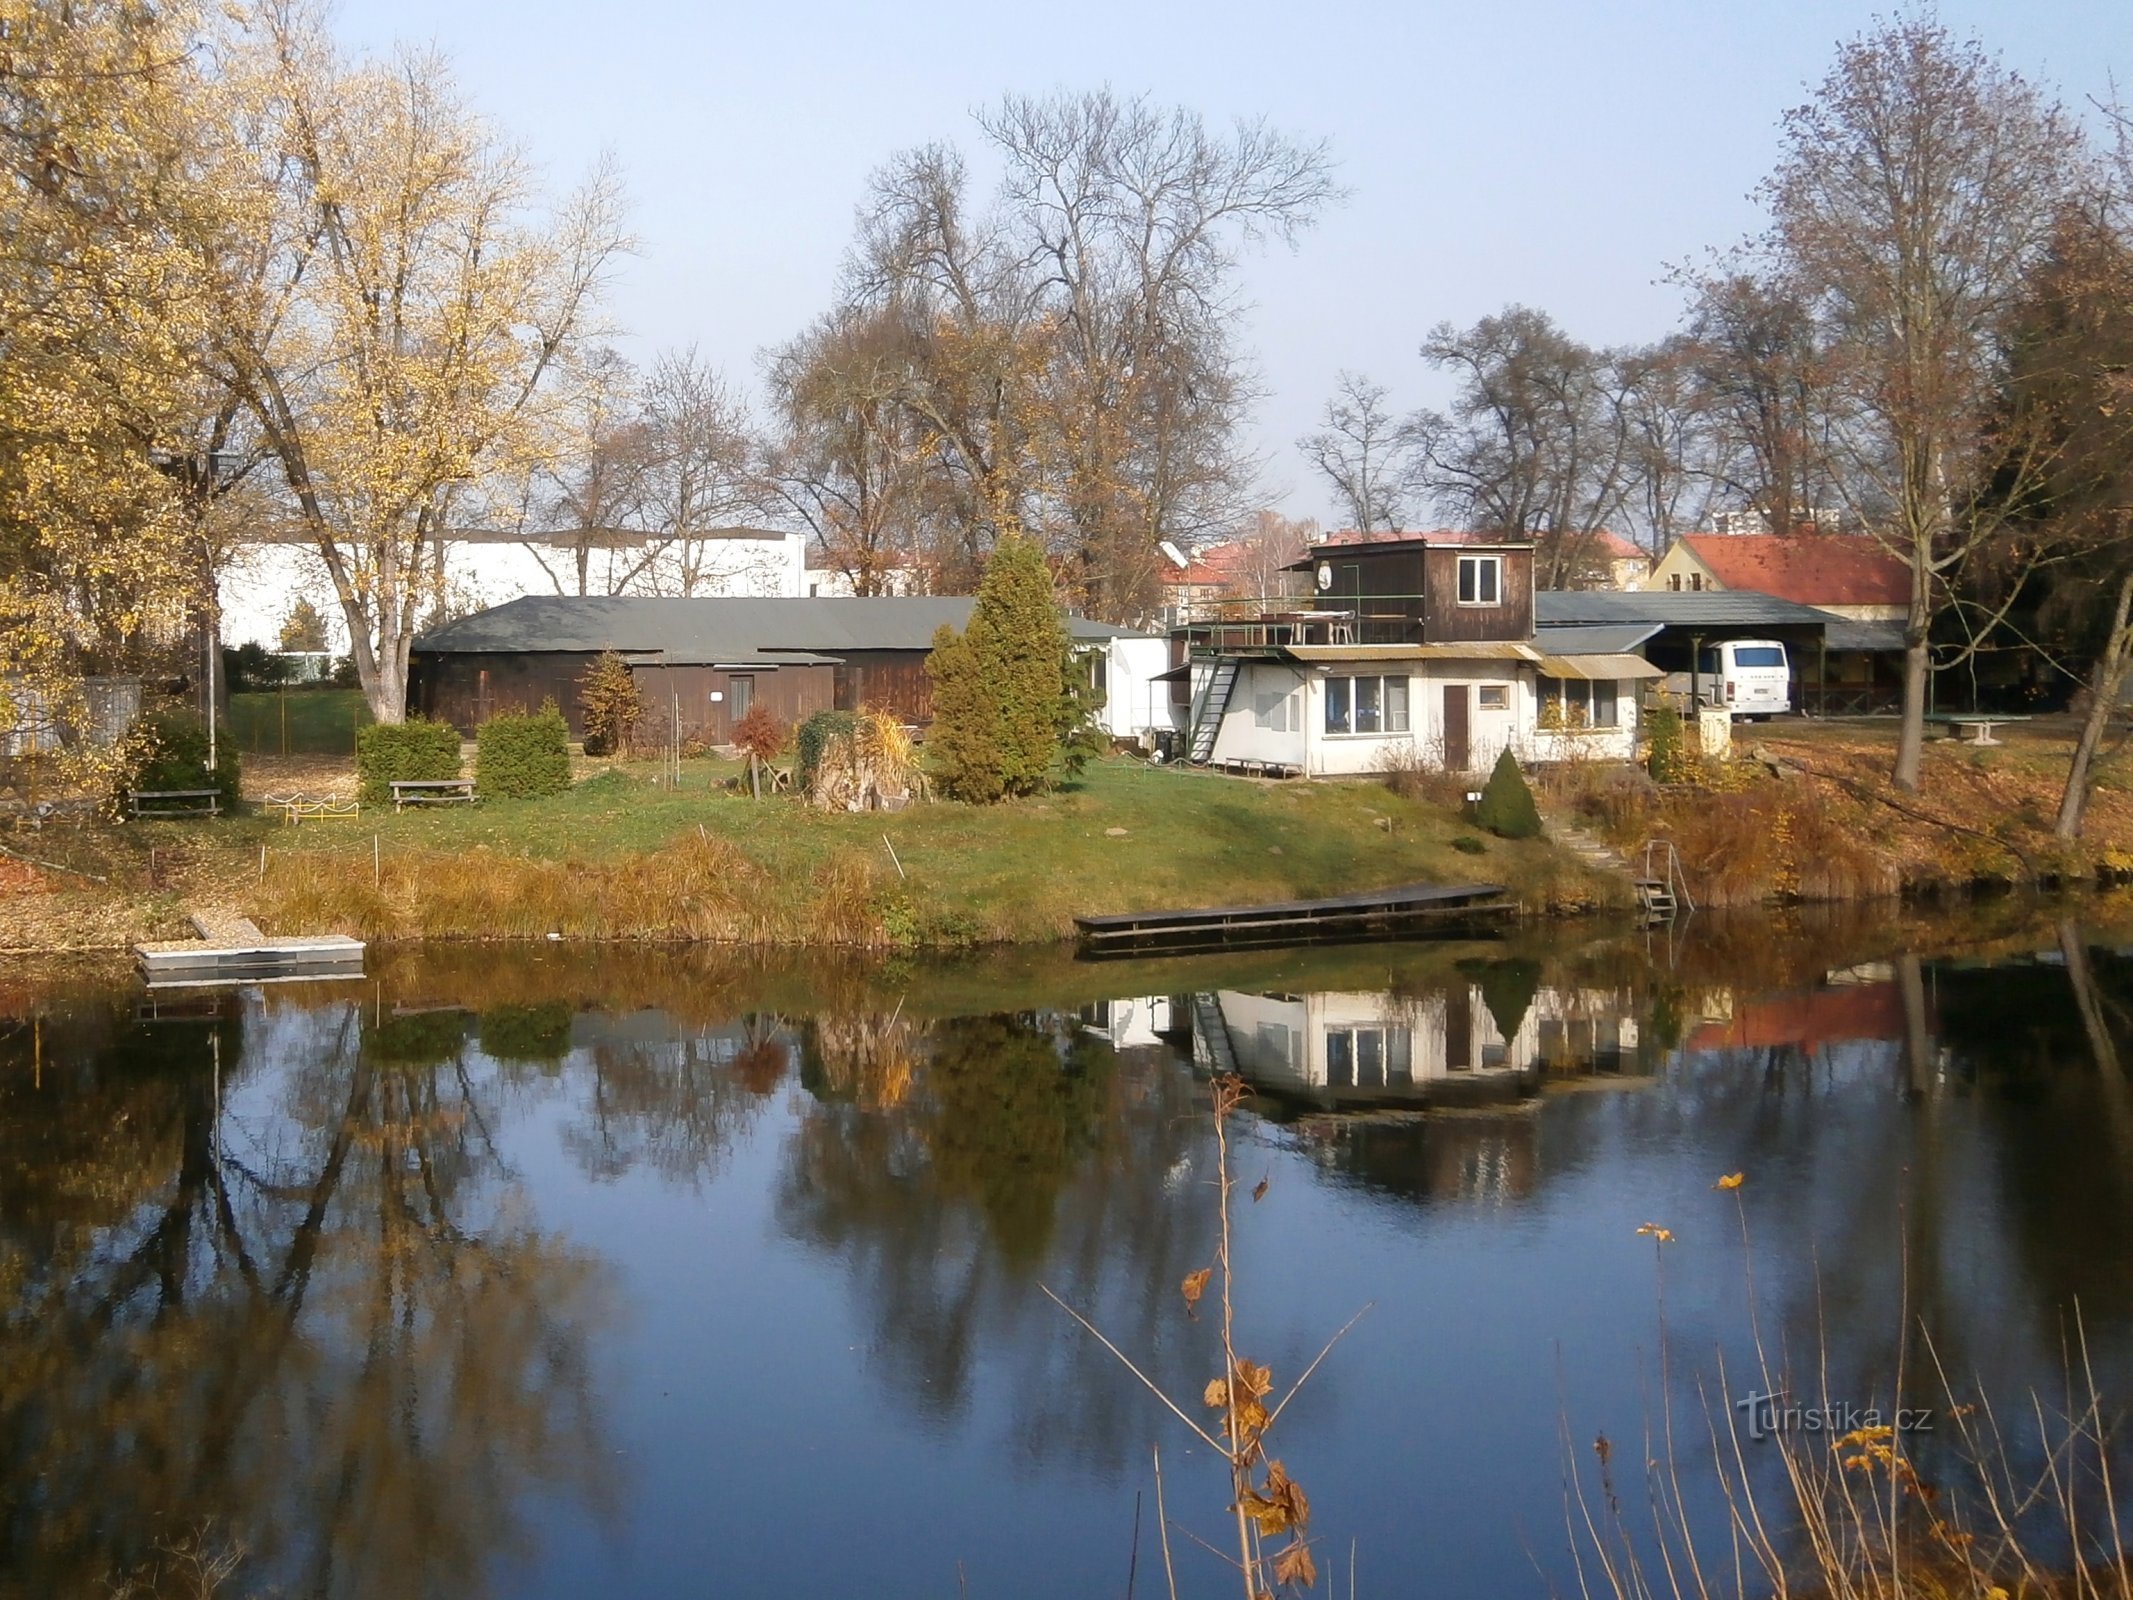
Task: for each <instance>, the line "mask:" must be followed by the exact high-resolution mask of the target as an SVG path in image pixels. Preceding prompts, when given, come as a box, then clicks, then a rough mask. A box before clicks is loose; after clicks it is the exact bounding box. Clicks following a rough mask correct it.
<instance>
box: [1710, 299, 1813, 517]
mask: <svg viewBox="0 0 2133 1600" xmlns="http://www.w3.org/2000/svg"><path fill="white" fill-rule="evenodd" d="M1736 265H1738V264H1736ZM1691 292H1692V295H1693V300H1692V304H1691V308H1690V314H1689V330H1688V335H1687V340H1686V345H1685V349H1684V355H1685V357H1686V359H1687V361H1688V363H1689V364H1690V367H1691V370H1692V372H1693V374H1694V379H1695V383H1696V387H1697V390H1698V393H1699V397H1700V399H1701V401H1702V408H1703V411H1704V414H1705V416H1706V417H1707V418H1708V419H1709V420H1710V423H1711V426H1712V429H1713V433H1714V439H1713V444H1714V448H1713V452H1712V472H1713V476H1714V479H1715V484H1716V487H1717V489H1718V490H1719V492H1720V493H1722V494H1723V495H1724V496H1725V497H1726V498H1728V499H1731V500H1733V501H1735V502H1736V503H1738V504H1739V505H1741V506H1744V507H1746V508H1748V509H1750V510H1752V511H1755V512H1758V513H1760V514H1761V516H1762V519H1763V525H1764V526H1765V527H1766V528H1768V529H1769V530H1770V531H1771V532H1773V533H1790V532H1792V531H1793V530H1794V529H1795V528H1796V527H1798V526H1799V525H1800V524H1801V523H1802V522H1803V521H1805V520H1807V519H1808V518H1810V517H1812V516H1813V515H1814V514H1816V513H1818V512H1821V511H1824V510H1827V509H1830V508H1831V507H1832V503H1833V502H1834V500H1835V499H1836V490H1835V488H1834V486H1833V485H1832V484H1831V482H1830V476H1829V470H1828V464H1829V441H1828V437H1827V435H1828V421H1829V403H1828V401H1829V397H1828V396H1827V394H1826V393H1825V384H1826V382H1827V379H1826V376H1825V373H1824V371H1823V368H1824V361H1823V356H1822V350H1821V335H1820V330H1819V329H1818V328H1817V327H1816V325H1815V319H1814V317H1813V315H1812V313H1811V312H1810V311H1809V309H1808V307H1807V306H1806V305H1804V304H1802V303H1801V301H1800V300H1799V299H1798V298H1796V297H1795V296H1794V295H1793V294H1792V293H1791V292H1790V291H1789V290H1788V289H1787V288H1786V287H1785V286H1784V285H1782V284H1779V283H1774V282H1772V281H1771V280H1769V279H1768V278H1765V277H1762V276H1759V275H1757V274H1756V273H1755V272H1753V271H1750V270H1734V271H1728V272H1724V273H1719V274H1715V275H1712V276H1710V277H1706V278H1703V279H1700V280H1697V281H1695V282H1694V283H1692V284H1691Z"/></svg>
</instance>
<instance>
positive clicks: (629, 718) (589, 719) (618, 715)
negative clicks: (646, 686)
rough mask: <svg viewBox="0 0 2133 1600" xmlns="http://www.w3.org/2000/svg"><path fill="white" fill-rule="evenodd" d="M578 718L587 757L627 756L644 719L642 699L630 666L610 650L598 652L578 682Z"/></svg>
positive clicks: (634, 743) (633, 745)
mask: <svg viewBox="0 0 2133 1600" xmlns="http://www.w3.org/2000/svg"><path fill="white" fill-rule="evenodd" d="M578 715H579V717H580V719H581V720H582V721H583V722H584V725H585V753H586V754H587V755H589V756H615V755H621V756H626V755H628V754H629V753H630V752H631V750H632V749H633V748H634V747H635V745H636V742H637V724H638V723H640V722H642V721H643V720H644V715H645V704H644V696H643V695H642V694H640V693H639V692H638V690H637V680H636V678H635V677H634V676H632V675H631V673H630V664H629V663H628V662H627V661H624V660H623V659H622V658H621V657H620V656H619V655H617V654H615V652H614V651H612V650H607V651H603V652H601V654H600V655H598V656H596V657H595V658H594V659H593V664H592V665H591V666H589V667H587V668H586V669H585V675H584V676H583V677H582V678H580V679H579V680H578Z"/></svg>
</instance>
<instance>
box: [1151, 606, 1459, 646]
mask: <svg viewBox="0 0 2133 1600" xmlns="http://www.w3.org/2000/svg"><path fill="white" fill-rule="evenodd" d="M1195 609H1196V611H1197V612H1198V615H1197V616H1195V617H1194V618H1193V620H1191V621H1190V622H1188V623H1186V624H1184V628H1185V632H1186V635H1187V637H1189V638H1190V639H1191V640H1192V642H1193V643H1194V644H1195V645H1197V646H1200V647H1201V648H1203V649H1206V650H1209V651H1213V652H1217V653H1229V652H1234V651H1239V650H1262V649H1263V650H1278V649H1282V648H1284V647H1286V646H1289V645H1296V644H1304V645H1310V644H1420V643H1421V642H1422V618H1421V610H1422V597H1421V596H1420V595H1416V594H1390V595H1323V594H1321V595H1244V596H1234V597H1229V598H1224V599H1220V600H1203V601H1201V602H1199V604H1198V605H1197V607H1196V608H1195Z"/></svg>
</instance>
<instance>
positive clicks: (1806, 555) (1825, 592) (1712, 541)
mask: <svg viewBox="0 0 2133 1600" xmlns="http://www.w3.org/2000/svg"><path fill="white" fill-rule="evenodd" d="M1681 542H1682V543H1683V544H1685V545H1687V546H1688V547H1689V553H1690V554H1691V555H1693V556H1695V557H1696V559H1697V560H1698V561H1701V562H1702V563H1703V564H1704V566H1705V567H1707V568H1709V569H1710V572H1711V575H1712V576H1713V577H1715V578H1716V579H1718V581H1719V583H1720V584H1721V585H1723V586H1724V587H1725V588H1728V589H1754V590H1757V591H1758V592H1760V593H1762V594H1770V595H1776V596H1777V597H1778V598H1779V599H1780V600H1793V601H1797V602H1798V603H1799V604H1801V605H1806V606H1900V605H1902V604H1904V603H1905V602H1906V601H1908V600H1909V599H1910V598H1911V571H1910V568H1908V567H1906V566H1905V565H1904V564H1903V563H1902V562H1901V561H1898V560H1897V559H1896V558H1895V557H1894V556H1892V555H1890V554H1889V553H1888V552H1887V551H1886V550H1884V549H1882V548H1881V546H1880V545H1878V544H1876V543H1875V542H1874V541H1873V540H1872V539H1869V538H1865V537H1863V536H1861V535H1859V534H1848V533H1687V534H1683V535H1682V536H1681Z"/></svg>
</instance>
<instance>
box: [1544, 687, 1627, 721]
mask: <svg viewBox="0 0 2133 1600" xmlns="http://www.w3.org/2000/svg"><path fill="white" fill-rule="evenodd" d="M1619 688H1620V686H1619V685H1618V684H1617V683H1616V682H1615V681H1614V679H1612V678H1597V679H1591V680H1588V679H1585V678H1543V679H1541V686H1540V725H1541V726H1542V727H1543V728H1619V727H1620V726H1621V725H1622V703H1621V697H1620V695H1619V693H1618V690H1619Z"/></svg>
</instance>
